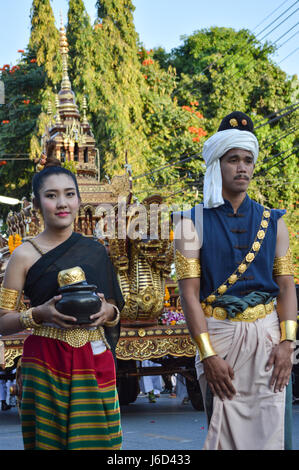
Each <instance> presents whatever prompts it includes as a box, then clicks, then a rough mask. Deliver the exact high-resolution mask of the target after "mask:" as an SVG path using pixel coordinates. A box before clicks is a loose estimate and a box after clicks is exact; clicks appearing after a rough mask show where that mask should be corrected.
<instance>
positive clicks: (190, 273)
mask: <svg viewBox="0 0 299 470" xmlns="http://www.w3.org/2000/svg"><path fill="white" fill-rule="evenodd" d="M174 262H175V269H176V274H177V278H178V280H179V281H180V280H181V279H190V278H193V277H200V261H199V259H198V258H186V256H184V255H182V253H180V252H179V250H175V257H174Z"/></svg>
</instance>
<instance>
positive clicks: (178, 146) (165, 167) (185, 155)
mask: <svg viewBox="0 0 299 470" xmlns="http://www.w3.org/2000/svg"><path fill="white" fill-rule="evenodd" d="M139 56H140V61H141V65H142V72H143V77H144V80H145V84H146V87H143V89H142V99H143V102H144V110H143V118H144V120H145V122H146V125H147V129H148V130H147V139H148V142H149V145H150V148H151V157H150V167H151V168H152V169H153V172H152V173H150V174H149V175H148V176H147V177H146V178H144V180H145V183H146V184H145V188H144V191H145V192H146V194H147V195H149V194H152V193H153V192H159V193H161V194H162V195H163V196H165V197H169V195H173V196H172V201H175V202H177V201H179V200H180V199H181V196H182V193H181V192H179V190H180V189H182V182H183V181H184V184H185V183H186V184H188V182H190V180H191V181H192V179H194V178H197V176H198V174H199V173H200V174H202V158H201V149H202V139H203V137H204V136H205V135H206V132H205V130H204V126H205V119H204V116H203V115H202V114H201V113H200V111H199V110H198V108H197V103H196V102H191V103H188V106H187V105H185V106H179V104H178V102H177V99H176V98H175V97H174V98H173V94H174V93H175V89H176V82H177V79H176V72H175V69H173V67H171V66H169V67H168V69H167V70H163V69H162V68H161V67H160V66H159V63H158V61H157V60H155V58H154V57H155V55H154V52H153V51H147V50H145V49H144V48H141V50H140V51H139ZM159 168H161V171H156V170H157V169H159ZM140 182H142V179H141V180H140ZM138 185H139V186H140V183H139V180H138ZM142 194H144V193H142Z"/></svg>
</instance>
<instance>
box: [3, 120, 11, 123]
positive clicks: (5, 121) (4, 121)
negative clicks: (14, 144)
mask: <svg viewBox="0 0 299 470" xmlns="http://www.w3.org/2000/svg"><path fill="white" fill-rule="evenodd" d="M9 123H10V121H8V120H3V121H2V124H9Z"/></svg>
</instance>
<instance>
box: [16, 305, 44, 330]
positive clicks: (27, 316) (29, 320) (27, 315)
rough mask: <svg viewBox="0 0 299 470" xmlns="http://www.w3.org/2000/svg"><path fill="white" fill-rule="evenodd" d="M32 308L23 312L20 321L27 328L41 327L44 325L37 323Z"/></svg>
mask: <svg viewBox="0 0 299 470" xmlns="http://www.w3.org/2000/svg"><path fill="white" fill-rule="evenodd" d="M32 310H33V309H32V308H30V309H29V310H26V311H25V312H22V313H21V315H20V323H21V325H22V326H23V327H24V328H25V329H27V328H40V327H41V326H42V324H41V323H36V321H34V319H33V316H32Z"/></svg>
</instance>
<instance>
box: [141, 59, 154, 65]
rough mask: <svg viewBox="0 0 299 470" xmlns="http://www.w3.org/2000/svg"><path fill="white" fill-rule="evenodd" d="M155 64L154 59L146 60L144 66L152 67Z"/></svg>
mask: <svg viewBox="0 0 299 470" xmlns="http://www.w3.org/2000/svg"><path fill="white" fill-rule="evenodd" d="M153 63H154V61H153V60H152V59H145V60H144V61H143V62H142V65H152V64H153Z"/></svg>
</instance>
